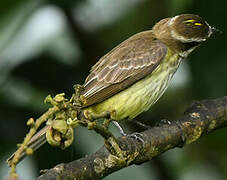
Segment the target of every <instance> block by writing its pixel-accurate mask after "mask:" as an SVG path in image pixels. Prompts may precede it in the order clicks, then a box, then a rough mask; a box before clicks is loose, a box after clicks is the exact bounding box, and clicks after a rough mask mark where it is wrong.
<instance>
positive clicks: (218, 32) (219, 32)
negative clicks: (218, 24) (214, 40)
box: [210, 27, 222, 35]
mask: <svg viewBox="0 0 227 180" xmlns="http://www.w3.org/2000/svg"><path fill="white" fill-rule="evenodd" d="M221 33H222V31H221V30H219V29H217V28H214V27H210V35H211V34H212V35H218V34H221Z"/></svg>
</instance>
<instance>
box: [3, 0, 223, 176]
mask: <svg viewBox="0 0 227 180" xmlns="http://www.w3.org/2000/svg"><path fill="white" fill-rule="evenodd" d="M226 6H227V1H225V0H216V1H207V0H199V1H198V0H114V1H113V0H112V1H110V0H109V1H107V0H67V1H61V0H17V1H13V0H1V1H0V179H3V178H4V177H5V176H6V175H7V173H8V171H9V169H8V168H7V165H6V163H5V160H6V159H7V157H8V156H9V155H10V153H12V152H13V151H14V150H15V149H16V144H17V143H19V142H21V141H22V139H23V137H24V135H25V134H26V132H27V131H28V127H26V121H27V119H28V118H30V117H34V118H37V117H39V116H40V115H41V114H42V113H43V112H45V111H46V110H47V108H48V107H47V105H44V103H43V100H44V98H45V97H46V96H47V95H48V94H51V95H52V96H54V95H55V94H57V93H61V92H65V93H66V96H67V97H70V95H71V94H72V93H73V88H72V87H73V85H74V84H76V83H83V81H84V80H85V78H86V76H87V75H88V72H89V69H90V67H91V66H92V65H93V64H94V63H95V62H97V61H98V59H99V58H100V57H101V56H102V55H104V54H105V53H107V52H108V51H110V50H111V49H112V48H113V47H115V46H116V45H117V44H119V43H120V42H122V41H123V40H125V39H127V38H128V37H130V36H131V35H133V34H135V33H137V32H140V31H143V30H148V29H151V27H152V26H153V25H154V24H155V22H157V21H158V20H160V19H162V18H165V17H168V16H174V15H177V14H181V13H194V14H199V15H200V16H202V17H204V18H205V19H206V20H207V21H208V22H209V24H211V25H212V26H215V27H216V28H219V29H220V30H222V31H223V33H222V34H221V35H218V36H216V37H214V38H211V39H210V40H209V41H207V42H205V43H204V44H203V45H202V46H201V47H199V48H198V49H196V50H195V51H194V52H193V53H192V54H191V55H190V56H189V57H188V58H187V59H186V60H185V61H184V62H183V64H181V67H180V70H179V71H178V72H177V73H176V75H175V77H174V79H173V81H172V83H171V86H170V88H169V89H168V91H167V93H165V95H164V96H163V97H162V98H161V99H160V101H159V102H158V103H157V104H156V105H155V106H154V107H153V108H151V110H150V111H148V112H147V113H144V114H142V115H141V116H139V117H138V118H137V119H138V120H140V121H143V122H147V121H149V122H152V124H154V123H155V121H158V120H160V119H164V118H166V119H169V120H175V119H177V118H178V117H180V116H181V115H182V114H183V112H184V110H185V109H186V107H187V106H189V105H190V104H191V103H192V102H193V101H194V100H201V99H209V98H218V97H222V96H225V95H227V48H226V42H227V14H226ZM122 125H123V126H124V128H128V127H129V128H128V129H127V132H132V131H139V130H141V129H139V128H138V127H136V126H135V125H133V124H132V123H128V122H125V123H123V124H122ZM112 131H114V132H115V133H116V135H119V134H117V133H118V132H117V130H116V128H114V127H112ZM226 139H227V129H221V130H218V131H216V132H214V133H213V134H211V135H208V136H206V137H203V138H201V139H200V140H199V141H198V142H196V143H194V144H192V145H189V146H186V147H184V148H182V149H180V148H176V149H174V150H170V151H168V152H166V153H164V154H163V155H161V156H160V157H158V158H155V159H154V160H152V161H150V162H147V163H144V164H142V165H139V166H131V167H128V168H125V169H123V170H120V171H118V172H116V173H114V174H112V175H110V176H108V177H106V178H105V179H106V180H115V179H119V180H121V179H128V178H130V179H132V180H136V179H142V180H150V179H153V180H164V179H165V180H178V179H179V180H191V179H200V180H203V179H204V180H222V179H223V180H224V179H227V166H226V164H227V141H226ZM102 144H103V140H102V139H101V138H100V137H99V136H98V135H96V134H95V133H93V132H90V131H88V130H87V129H85V128H78V129H77V130H76V132H75V142H74V144H73V146H72V147H71V148H68V149H66V150H64V151H62V150H60V149H58V148H53V147H50V146H49V145H45V146H44V147H43V148H41V149H40V150H39V151H37V152H36V153H35V155H34V156H32V157H29V158H26V159H25V160H24V161H23V162H22V163H21V164H20V165H19V166H18V172H19V175H20V176H21V178H22V179H24V180H31V179H35V177H36V176H38V174H39V170H40V169H47V168H50V167H53V166H54V165H56V164H58V163H61V162H69V161H72V160H73V159H78V158H81V157H83V156H85V155H87V154H90V153H92V152H95V151H96V150H97V149H98V148H99V147H100V146H101V145H102Z"/></svg>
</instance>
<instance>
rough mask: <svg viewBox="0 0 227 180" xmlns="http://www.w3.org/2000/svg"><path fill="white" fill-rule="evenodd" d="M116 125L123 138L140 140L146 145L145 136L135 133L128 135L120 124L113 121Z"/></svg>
mask: <svg viewBox="0 0 227 180" xmlns="http://www.w3.org/2000/svg"><path fill="white" fill-rule="evenodd" d="M113 123H114V125H115V126H116V127H117V128H118V129H119V131H120V134H121V135H122V136H128V137H132V138H134V139H136V140H139V141H140V142H142V143H143V144H144V140H143V135H142V134H141V133H138V132H135V133H132V134H126V133H125V132H124V130H123V128H122V127H121V126H120V125H119V123H118V122H117V121H113Z"/></svg>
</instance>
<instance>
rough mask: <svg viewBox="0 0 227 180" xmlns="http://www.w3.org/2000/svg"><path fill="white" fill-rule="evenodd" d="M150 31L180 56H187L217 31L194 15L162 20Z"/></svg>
mask: <svg viewBox="0 0 227 180" xmlns="http://www.w3.org/2000/svg"><path fill="white" fill-rule="evenodd" d="M152 30H153V33H154V35H155V36H156V38H157V39H159V40H161V41H163V42H164V43H166V44H167V45H168V46H169V47H170V48H171V47H172V48H173V49H174V50H176V51H177V52H179V53H180V54H182V56H187V55H188V54H189V53H190V52H191V51H192V50H194V49H195V47H197V46H198V45H200V44H201V43H202V42H204V41H206V40H207V39H208V38H209V37H210V36H211V35H212V34H213V33H214V32H215V31H217V29H215V28H212V27H211V26H210V25H209V24H208V23H207V22H206V21H205V20H203V19H202V18H201V17H200V16H198V15H194V14H182V15H178V16H174V17H172V18H166V19H163V20H161V21H159V22H158V23H157V24H156V25H155V26H154V27H153V29H152Z"/></svg>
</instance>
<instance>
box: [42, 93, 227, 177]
mask: <svg viewBox="0 0 227 180" xmlns="http://www.w3.org/2000/svg"><path fill="white" fill-rule="evenodd" d="M226 126H227V97H223V98H220V99H214V100H203V101H200V102H195V103H193V105H192V106H191V107H189V108H188V109H187V111H186V112H185V114H184V116H183V117H182V118H180V119H179V120H178V121H175V122H173V123H171V124H163V125H161V126H159V127H153V128H151V129H149V130H146V131H143V132H142V133H141V138H142V139H143V140H144V143H141V141H139V140H137V139H135V138H132V137H130V136H124V137H120V138H118V141H119V145H120V147H121V149H122V151H123V152H124V154H125V158H124V159H121V158H119V157H117V156H114V155H112V154H110V153H109V152H108V150H107V149H106V148H105V146H103V147H101V148H100V149H99V150H98V151H97V152H95V153H93V154H91V155H89V156H86V157H84V158H81V159H78V160H75V161H72V162H70V163H66V164H59V165H57V166H55V167H54V168H52V169H50V170H47V171H46V172H45V173H44V174H43V175H41V176H40V177H38V180H47V179H48V180H52V179H77V180H82V179H83V180H98V179H100V178H103V177H105V176H107V175H109V174H111V173H113V172H115V171H117V170H119V169H122V168H124V167H127V166H129V165H132V164H141V163H144V162H146V161H149V160H151V159H153V158H154V157H156V156H158V155H160V154H162V153H163V152H165V151H167V150H169V149H172V148H175V147H183V146H184V145H186V144H190V143H192V142H194V141H196V140H198V139H199V138H200V137H201V136H203V135H206V134H209V133H210V132H212V131H214V130H216V129H219V128H222V127H226Z"/></svg>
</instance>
